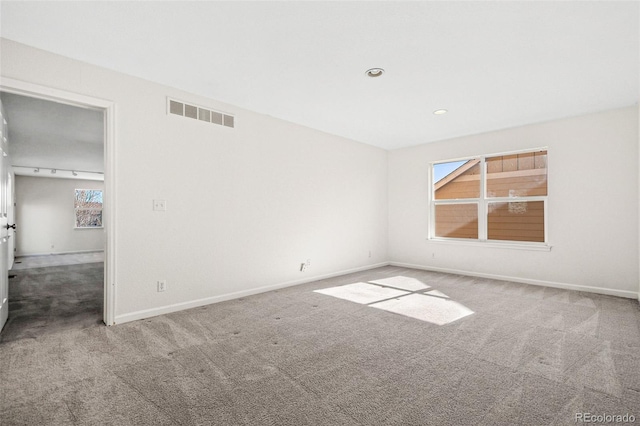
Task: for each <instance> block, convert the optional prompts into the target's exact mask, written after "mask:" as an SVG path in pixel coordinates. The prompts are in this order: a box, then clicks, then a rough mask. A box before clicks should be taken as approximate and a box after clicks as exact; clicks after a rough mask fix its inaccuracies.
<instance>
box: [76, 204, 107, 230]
mask: <svg viewBox="0 0 640 426" xmlns="http://www.w3.org/2000/svg"><path fill="white" fill-rule="evenodd" d="M100 226H102V210H82V209H78V210H76V228H95V227H100Z"/></svg>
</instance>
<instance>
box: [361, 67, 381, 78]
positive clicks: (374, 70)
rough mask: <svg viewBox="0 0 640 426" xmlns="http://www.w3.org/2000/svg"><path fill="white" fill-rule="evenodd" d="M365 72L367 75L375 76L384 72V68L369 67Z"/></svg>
mask: <svg viewBox="0 0 640 426" xmlns="http://www.w3.org/2000/svg"><path fill="white" fill-rule="evenodd" d="M365 74H366V75H367V77H371V78H376V77H380V76H381V75H382V74H384V70H383V69H382V68H371V69H368V70H367V72H365Z"/></svg>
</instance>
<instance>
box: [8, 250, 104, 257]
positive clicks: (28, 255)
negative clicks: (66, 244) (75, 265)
mask: <svg viewBox="0 0 640 426" xmlns="http://www.w3.org/2000/svg"><path fill="white" fill-rule="evenodd" d="M100 252H104V250H77V251H56V252H49V253H16V254H15V257H36V256H53V255H56V254H83V253H100Z"/></svg>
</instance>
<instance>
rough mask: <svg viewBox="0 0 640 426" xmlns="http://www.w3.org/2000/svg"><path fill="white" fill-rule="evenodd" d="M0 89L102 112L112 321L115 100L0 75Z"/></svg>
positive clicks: (107, 310)
mask: <svg viewBox="0 0 640 426" xmlns="http://www.w3.org/2000/svg"><path fill="white" fill-rule="evenodd" d="M0 90H1V91H3V92H8V93H14V94H17V95H23V96H29V97H32V98H38V99H44V100H48V101H54V102H58V103H63V104H67V105H72V106H77V107H81V108H89V109H94V110H99V111H103V112H104V187H105V194H104V200H103V212H104V217H103V224H104V230H105V262H104V312H103V321H104V323H105V324H106V325H114V324H115V312H116V281H115V280H116V271H117V269H116V194H115V189H116V167H115V163H116V162H115V158H116V116H115V112H116V111H115V108H116V105H115V102H113V101H109V100H105V99H100V98H94V97H91V96H85V95H81V94H79V93H73V92H67V91H65V90H60V89H54V88H51V87H47V86H42V85H38V84H33V83H28V82H25V81H21V80H15V79H13V78H7V77H0Z"/></svg>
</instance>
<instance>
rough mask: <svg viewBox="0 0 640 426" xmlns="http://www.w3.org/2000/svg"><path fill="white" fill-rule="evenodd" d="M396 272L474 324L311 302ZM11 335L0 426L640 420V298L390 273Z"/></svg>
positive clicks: (1, 368)
mask: <svg viewBox="0 0 640 426" xmlns="http://www.w3.org/2000/svg"><path fill="white" fill-rule="evenodd" d="M78 273H79V274H82V273H84V272H78ZM399 276H401V277H408V278H414V279H415V280H416V281H419V282H422V283H424V284H425V285H428V286H429V288H428V289H425V288H421V287H420V286H414V285H413V284H415V281H413V284H412V286H411V288H408V289H407V290H405V291H406V292H408V293H409V294H408V295H406V294H405V295H404V296H402V297H410V298H411V300H414V299H416V298H420V297H434V298H435V297H438V298H439V302H438V304H436V305H434V306H442V305H443V304H444V303H445V302H446V301H450V302H451V303H455V304H457V306H463V307H464V308H465V309H466V310H465V311H464V316H462V317H460V318H459V319H457V320H454V321H451V318H450V317H446V316H442V315H438V316H436V317H435V318H436V319H437V321H439V322H443V323H444V324H443V325H437V324H434V323H432V322H428V321H426V320H421V319H417V318H413V317H409V316H405V315H401V314H398V313H394V312H391V311H389V310H386V309H387V308H389V306H388V304H385V303H384V302H380V301H379V300H378V301H374V302H370V301H365V302H364V303H363V300H362V299H358V300H359V301H360V302H361V303H357V302H356V301H352V300H354V299H353V298H352V296H353V294H354V291H357V292H359V293H357V296H358V297H360V298H362V297H363V293H362V292H361V290H362V289H363V288H364V290H365V293H366V294H364V295H365V296H366V295H371V294H372V293H380V294H388V293H389V291H388V289H383V290H381V289H379V288H376V289H372V288H371V287H367V286H356V287H350V289H351V290H350V291H351V294H350V295H349V297H351V298H352V299H351V300H349V298H339V296H336V295H335V294H336V292H335V291H333V293H334V294H333V295H331V294H322V293H319V292H315V290H323V289H325V290H326V289H330V288H333V287H337V286H342V285H348V284H355V283H370V282H371V281H377V282H378V283H380V282H382V283H383V285H384V284H385V283H386V284H388V285H389V286H390V287H392V285H397V284H396V283H398V282H401V281H402V280H398V279H397V278H394V277H399ZM385 278H394V279H393V280H388V281H379V280H383V279H385ZM30 279H33V280H35V279H36V277H31V278H30ZM403 283H404V284H406V279H405V281H402V282H401V284H403ZM404 284H403V285H404ZM385 288H386V287H385ZM373 290H375V291H373ZM423 290H424V291H423ZM427 291H431V292H433V293H431V295H426V294H424V293H426V292H427ZM367 292H368V293H367ZM327 293H331V291H328V292H327ZM344 294H345V292H342V293H339V295H340V296H344ZM398 294H399V293H396V294H395V295H394V296H393V297H396V296H398ZM402 297H398V300H402ZM389 300H394V299H393V298H392V299H387V301H389ZM406 300H408V299H406ZM429 300H431V299H429ZM380 303H383V304H382V305H381V306H380V305H379V304H380ZM446 303H449V302H446ZM374 304H378V306H377V307H375V306H373V305H374ZM398 306H401V304H397V303H396V304H393V306H392V307H393V309H394V310H397V309H399V308H398ZM415 306H416V305H415V304H411V306H410V307H411V309H412V311H411V312H414V311H413V310H415ZM445 311H446V310H445ZM468 311H471V312H472V313H470V314H469V312H468ZM443 312H444V311H443ZM417 317H419V318H423V319H430V317H429V316H425V317H423V316H420V315H417ZM7 327H8V329H6V330H5V332H4V333H7V335H8V336H13V337H11V338H9V339H6V340H4V341H3V342H2V343H0V389H1V390H2V391H1V392H0V404H1V405H0V407H1V408H0V419H1V421H2V424H3V425H5V424H6V425H13V424H28V425H32V424H52V425H53V424H55V425H64V424H75V425H85V424H99V425H105V424H113V425H164V424H167V425H200V424H202V425H204V424H211V425H242V424H246V425H467V424H468V425H546V424H552V425H574V424H576V422H575V416H576V413H591V414H598V415H600V414H607V415H617V414H619V415H624V414H626V413H629V414H632V415H635V416H636V417H639V418H640V310H639V308H638V302H637V301H634V300H628V299H621V298H615V297H609V296H601V295H594V294H588V293H578V292H569V291H564V290H558V289H552V288H543V287H536V286H528V285H523V284H516V283H508V282H501V281H492V280H486V279H474V278H470V277H462V276H456V275H447V274H439V273H430V272H424V271H417V270H411V269H404V268H396V267H384V268H378V269H374V270H371V271H366V272H362V273H358V274H352V275H347V276H342V277H337V278H332V279H327V280H323V281H318V282H314V283H310V284H306V285H301V286H296V287H291V288H287V289H283V290H279V291H273V292H269V293H265V294H260V295H256V296H252V297H246V298H242V299H238V300H233V301H229V302H224V303H219V304H215V305H210V306H206V307H202V308H197V309H191V310H188V311H182V312H178V313H174V314H169V315H163V316H161V317H156V318H152V319H148V320H143V321H137V322H133V323H128V324H122V325H117V326H114V327H106V326H100V325H97V324H93V325H91V324H85V323H79V324H78V327H75V328H74V327H63V328H60V329H58V330H55V331H54V332H48V333H47V332H42V334H38V333H35V332H33V330H32V332H31V333H20V332H17V331H13V330H12V328H13V327H19V324H16V323H15V322H14V323H10V324H8V326H7ZM45 328H47V326H46V325H45V326H44V327H43V329H45ZM636 421H637V422H638V421H640V420H636ZM578 424H579V423H578ZM590 424H598V423H590Z"/></svg>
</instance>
